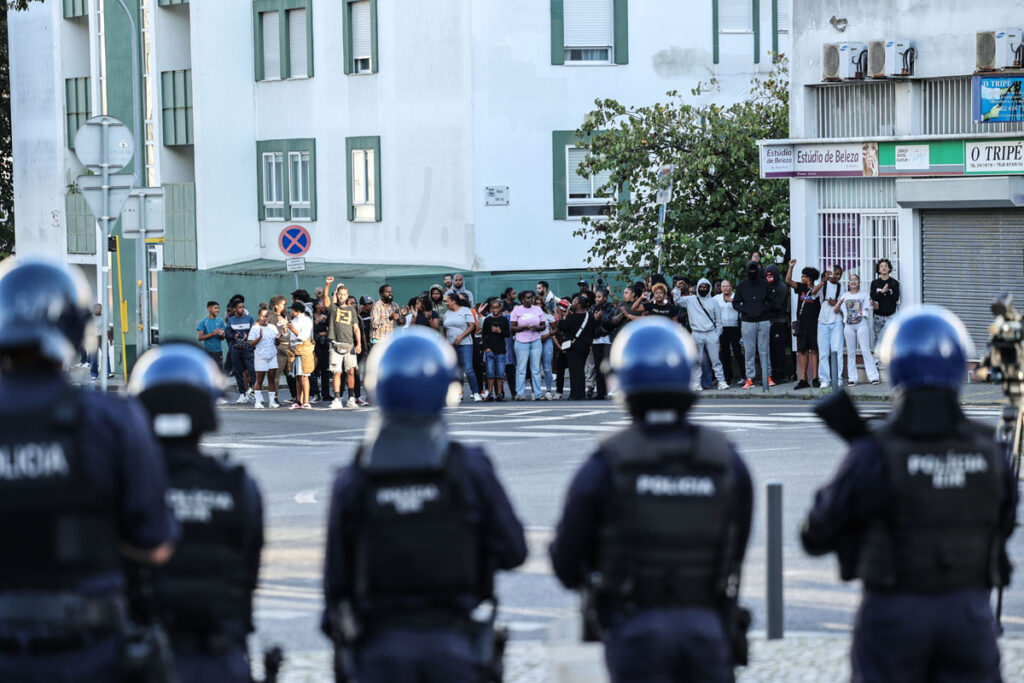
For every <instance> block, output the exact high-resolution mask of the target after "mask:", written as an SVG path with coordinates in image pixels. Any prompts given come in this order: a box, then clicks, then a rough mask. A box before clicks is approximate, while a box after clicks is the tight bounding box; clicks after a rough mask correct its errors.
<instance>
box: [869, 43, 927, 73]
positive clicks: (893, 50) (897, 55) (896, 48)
mask: <svg viewBox="0 0 1024 683" xmlns="http://www.w3.org/2000/svg"><path fill="white" fill-rule="evenodd" d="M916 58H917V50H915V49H914V48H913V46H912V45H911V44H910V41H909V40H907V39H905V38H897V39H893V40H873V41H871V42H870V43H868V77H869V78H889V77H890V76H896V77H899V76H913V75H914V61H915V60H916Z"/></svg>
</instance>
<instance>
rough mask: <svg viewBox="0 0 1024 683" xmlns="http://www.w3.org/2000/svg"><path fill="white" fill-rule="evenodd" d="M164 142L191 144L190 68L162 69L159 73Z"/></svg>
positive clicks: (169, 144) (167, 143)
mask: <svg viewBox="0 0 1024 683" xmlns="http://www.w3.org/2000/svg"><path fill="white" fill-rule="evenodd" d="M160 88H161V89H160V92H161V95H162V97H161V100H162V101H161V106H162V109H163V119H162V120H163V133H164V144H165V145H168V146H172V145H191V144H193V143H194V140H193V136H192V70H191V69H185V70H183V71H164V72H163V73H161V74H160Z"/></svg>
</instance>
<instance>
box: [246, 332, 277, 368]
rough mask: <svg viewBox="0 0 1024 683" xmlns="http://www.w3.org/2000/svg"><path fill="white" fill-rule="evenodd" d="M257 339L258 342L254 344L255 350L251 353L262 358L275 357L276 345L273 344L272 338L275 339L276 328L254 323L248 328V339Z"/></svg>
mask: <svg viewBox="0 0 1024 683" xmlns="http://www.w3.org/2000/svg"><path fill="white" fill-rule="evenodd" d="M261 332H262V333H263V337H262V338H261V337H260V333H261ZM257 339H259V340H260V341H259V343H258V344H256V351H255V353H254V354H253V355H255V356H256V357H257V358H261V359H263V360H270V359H271V358H276V357H277V347H276V346H274V340H275V339H277V328H276V327H274V326H273V325H259V324H258V323H257V324H256V325H253V326H252V329H250V330H249V341H256V340H257Z"/></svg>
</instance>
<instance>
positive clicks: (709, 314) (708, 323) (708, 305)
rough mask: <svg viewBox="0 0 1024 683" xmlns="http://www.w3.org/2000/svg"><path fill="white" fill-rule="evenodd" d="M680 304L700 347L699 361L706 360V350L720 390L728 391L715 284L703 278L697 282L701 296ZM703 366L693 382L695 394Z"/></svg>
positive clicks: (697, 365)
mask: <svg viewBox="0 0 1024 683" xmlns="http://www.w3.org/2000/svg"><path fill="white" fill-rule="evenodd" d="M677 302H678V303H679V305H680V306H686V313H687V316H688V318H689V320H690V332H691V333H692V334H693V341H694V342H695V343H696V344H697V358H698V359H702V358H704V351H705V349H706V350H707V353H708V356H709V357H710V358H711V369H712V370H713V371H714V373H715V379H716V380H718V388H719V389H728V388H729V384H728V383H727V382H726V381H725V373H724V372H723V370H722V360H721V358H719V356H718V337H719V335H720V334H721V333H722V328H721V326H720V325H719V324H718V304H717V303H716V302H715V301H714V299H712V297H711V283H710V282H708V280H707V278H701V279H700V281H699V282H697V294H690V295H689V296H682V297H679V298H678V299H677ZM701 365H702V363H701V362H697V363H695V364H694V367H693V380H692V381H691V383H690V386H691V388H692V389H693V390H694V391H700V390H701V384H700V375H701Z"/></svg>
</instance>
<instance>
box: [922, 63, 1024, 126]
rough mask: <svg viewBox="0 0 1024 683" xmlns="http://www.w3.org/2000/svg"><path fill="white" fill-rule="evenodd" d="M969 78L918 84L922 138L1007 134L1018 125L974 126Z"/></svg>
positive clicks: (943, 79) (981, 124)
mask: <svg viewBox="0 0 1024 683" xmlns="http://www.w3.org/2000/svg"><path fill="white" fill-rule="evenodd" d="M971 88H972V86H971V77H970V76H956V77H953V78H934V79H929V80H926V81H923V82H922V83H921V132H922V133H923V134H924V135H958V134H963V133H1008V132H1013V131H1021V130H1024V122H1021V123H975V122H974V113H973V108H972V101H973V94H972V89H971Z"/></svg>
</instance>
